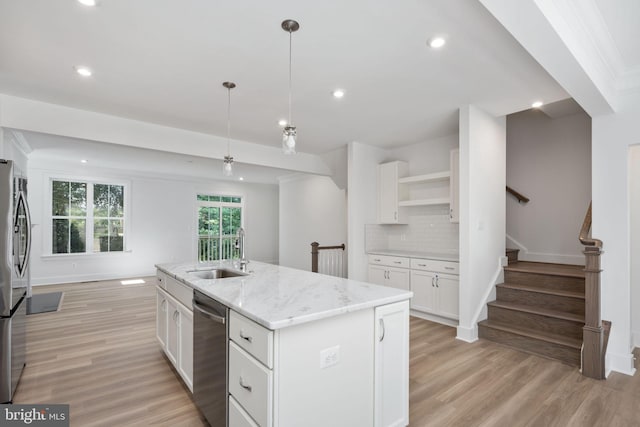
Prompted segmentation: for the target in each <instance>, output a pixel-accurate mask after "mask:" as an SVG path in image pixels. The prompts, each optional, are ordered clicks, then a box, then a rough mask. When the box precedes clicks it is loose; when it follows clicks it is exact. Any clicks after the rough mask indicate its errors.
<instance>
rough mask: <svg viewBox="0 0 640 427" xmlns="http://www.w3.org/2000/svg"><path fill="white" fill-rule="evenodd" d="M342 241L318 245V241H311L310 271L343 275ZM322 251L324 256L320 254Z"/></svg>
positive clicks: (343, 247) (343, 246) (343, 248)
mask: <svg viewBox="0 0 640 427" xmlns="http://www.w3.org/2000/svg"><path fill="white" fill-rule="evenodd" d="M345 248H346V246H345V245H344V243H342V244H340V245H336V246H320V243H318V242H313V243H311V271H312V272H313V273H323V274H328V275H331V276H337V277H345V268H344V266H345V264H344V250H345ZM320 251H323V254H325V256H324V257H323V256H321V254H320Z"/></svg>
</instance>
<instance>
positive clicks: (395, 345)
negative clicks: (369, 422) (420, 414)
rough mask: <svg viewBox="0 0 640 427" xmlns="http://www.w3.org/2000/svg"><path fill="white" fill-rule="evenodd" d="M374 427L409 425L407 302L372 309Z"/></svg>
mask: <svg viewBox="0 0 640 427" xmlns="http://www.w3.org/2000/svg"><path fill="white" fill-rule="evenodd" d="M375 325H376V329H375V374H374V384H375V388H374V395H375V397H374V399H375V403H374V407H375V417H374V426H375V427H390V426H394V427H401V426H406V425H408V424H409V376H408V372H409V302H408V301H402V302H398V303H394V304H388V305H383V306H380V307H376V309H375Z"/></svg>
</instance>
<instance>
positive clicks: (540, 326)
mask: <svg viewBox="0 0 640 427" xmlns="http://www.w3.org/2000/svg"><path fill="white" fill-rule="evenodd" d="M512 256H513V255H512ZM515 256H516V257H517V253H516V255H515ZM510 258H512V257H510ZM516 259H517V258H516ZM487 305H488V317H487V320H484V321H481V322H479V323H478V328H479V329H478V332H479V336H480V337H481V338H485V339H488V340H491V341H495V342H498V343H501V344H504V345H508V346H511V347H514V348H517V349H519V350H522V351H525V352H528V353H533V354H537V355H540V356H545V357H549V358H553V359H557V360H560V361H562V362H564V363H567V364H570V365H574V366H580V359H581V355H580V352H581V347H582V341H583V329H582V328H583V326H584V324H585V274H584V266H576V265H564V264H547V263H537V262H525V261H513V262H512V261H511V260H510V261H509V265H508V266H507V267H505V268H504V283H502V284H499V285H496V300H495V301H492V302H489V303H488V304H487Z"/></svg>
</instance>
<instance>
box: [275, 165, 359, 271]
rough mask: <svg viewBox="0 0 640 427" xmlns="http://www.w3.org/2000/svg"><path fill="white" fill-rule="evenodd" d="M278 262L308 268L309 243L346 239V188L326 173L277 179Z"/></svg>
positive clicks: (326, 242)
mask: <svg viewBox="0 0 640 427" xmlns="http://www.w3.org/2000/svg"><path fill="white" fill-rule="evenodd" d="M279 230H280V239H279V240H280V252H279V254H280V265H284V266H287V267H293V268H299V269H301V270H307V271H311V243H312V242H318V243H320V245H322V246H326V245H339V244H342V243H346V242H347V198H346V190H344V189H342V190H341V189H339V188H338V187H337V186H336V184H335V183H334V181H333V180H332V179H331V178H329V177H326V176H318V175H294V176H291V177H288V178H283V179H281V180H280V226H279Z"/></svg>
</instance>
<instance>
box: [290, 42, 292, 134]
mask: <svg viewBox="0 0 640 427" xmlns="http://www.w3.org/2000/svg"><path fill="white" fill-rule="evenodd" d="M291 40H292V34H291V30H289V126H291V44H292V42H291Z"/></svg>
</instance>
